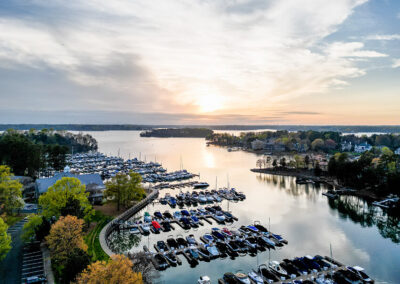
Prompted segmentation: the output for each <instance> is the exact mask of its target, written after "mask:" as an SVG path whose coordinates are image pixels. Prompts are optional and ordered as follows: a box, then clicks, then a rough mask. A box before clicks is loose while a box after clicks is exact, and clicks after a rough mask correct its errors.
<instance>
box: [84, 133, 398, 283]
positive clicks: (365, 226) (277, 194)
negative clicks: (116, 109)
mask: <svg viewBox="0 0 400 284" xmlns="http://www.w3.org/2000/svg"><path fill="white" fill-rule="evenodd" d="M89 133H90V134H91V135H93V136H94V137H95V138H96V139H97V140H98V142H99V151H101V152H103V153H105V154H108V155H109V154H111V155H118V153H119V154H120V156H122V157H124V158H128V157H131V158H133V157H139V155H140V156H141V158H142V159H143V160H144V159H146V160H147V161H155V160H157V161H158V162H160V163H162V164H163V166H164V167H165V168H167V169H168V170H169V171H172V170H179V169H180V167H181V166H182V165H183V167H184V168H185V169H187V170H188V171H190V172H192V173H196V174H200V180H201V181H207V182H208V183H209V184H210V185H211V186H210V188H214V187H215V180H216V177H217V178H218V187H222V186H226V185H227V179H228V178H227V177H228V176H229V183H230V185H231V186H232V187H235V188H236V189H237V190H239V191H243V192H244V193H245V194H246V196H247V199H246V200H245V201H242V202H238V203H232V202H230V203H229V204H228V202H227V201H224V202H222V204H221V207H222V208H223V209H228V207H229V210H231V211H232V214H233V215H235V216H236V217H238V218H239V221H237V222H235V223H233V224H232V225H230V228H235V227H236V228H238V227H240V226H241V225H248V224H250V223H252V222H254V221H255V220H258V221H261V223H262V224H263V225H265V226H268V225H269V224H270V228H271V231H272V232H274V233H278V234H282V235H283V236H284V237H285V238H286V239H287V240H288V241H289V244H288V245H287V246H284V247H282V248H280V249H277V250H275V251H274V250H271V251H268V250H267V251H266V252H263V253H259V254H258V255H257V256H256V257H251V256H245V257H237V258H236V259H235V260H231V259H229V258H227V259H218V260H214V261H211V262H209V263H207V262H200V264H199V265H198V266H196V267H195V268H191V267H190V266H189V265H188V264H187V261H186V260H185V259H184V258H183V257H181V259H182V262H183V265H182V266H178V267H175V268H169V269H167V270H166V271H164V272H161V274H160V278H159V279H158V281H159V282H160V283H196V281H197V279H198V278H199V276H200V275H208V276H210V277H211V279H212V280H213V282H212V283H216V282H217V279H218V278H221V277H222V275H223V273H224V272H229V271H231V272H236V271H239V270H242V271H244V272H248V271H250V270H251V269H252V268H256V267H257V265H258V264H261V263H265V262H266V261H269V260H270V259H271V260H279V261H280V260H282V259H283V258H292V257H295V256H304V255H306V254H310V255H315V254H320V255H329V254H330V244H331V245H332V252H333V257H334V258H335V259H337V260H339V261H341V262H343V263H345V264H348V265H360V266H362V267H364V268H365V269H366V272H367V273H369V275H370V276H371V277H372V278H374V279H375V280H376V282H377V283H400V245H399V241H400V223H399V218H398V217H389V216H387V215H386V213H385V212H383V211H381V210H380V209H378V208H375V207H372V206H369V205H368V204H367V203H366V202H364V201H362V200H360V199H358V198H354V197H341V198H340V199H339V200H328V199H327V198H326V197H325V196H323V195H322V194H321V193H322V192H323V191H324V190H326V188H325V187H324V186H321V187H315V186H312V185H297V184H296V183H295V178H292V177H280V176H273V175H266V174H256V173H253V172H251V171H250V170H249V169H250V168H253V167H255V164H256V160H257V159H258V157H257V155H255V154H252V153H246V152H242V151H238V152H228V151H227V150H226V148H221V147H215V146H210V147H207V146H206V143H205V140H204V139H197V138H141V137H140V136H139V132H138V131H106V132H89ZM184 191H186V189H185V190H184ZM166 192H169V193H171V195H175V194H177V193H179V190H178V189H175V190H162V191H161V192H160V196H164V194H165V193H166ZM156 210H161V211H162V212H163V211H165V210H169V211H170V212H173V211H174V209H171V208H170V207H169V206H167V205H160V204H152V205H149V206H148V207H147V208H146V209H145V210H144V211H149V212H150V213H153V212H154V211H156ZM213 223H215V222H213ZM175 227H176V230H175V231H172V233H171V234H173V235H174V236H177V235H179V234H182V235H183V236H186V235H188V234H191V233H194V234H195V235H196V236H200V235H201V234H204V233H207V232H210V230H211V228H212V227H223V226H217V225H215V224H213V225H209V224H207V223H206V224H205V226H203V227H200V228H199V229H198V230H197V231H194V230H193V229H192V230H190V231H188V232H185V231H183V229H180V228H179V227H178V226H177V225H175ZM168 235H169V233H161V234H159V235H155V234H150V236H149V237H140V238H137V237H136V236H134V235H129V234H121V235H119V242H118V245H119V249H120V250H121V251H128V250H131V251H134V250H138V249H141V248H142V247H143V245H144V244H145V245H148V247H150V249H151V250H154V248H153V244H154V243H155V241H157V240H161V239H162V240H166V239H167V236H168Z"/></svg>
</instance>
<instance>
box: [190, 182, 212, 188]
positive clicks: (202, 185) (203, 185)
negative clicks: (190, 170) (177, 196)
mask: <svg viewBox="0 0 400 284" xmlns="http://www.w3.org/2000/svg"><path fill="white" fill-rule="evenodd" d="M208 186H210V185H209V184H208V183H206V182H198V183H195V184H193V188H204V187H208Z"/></svg>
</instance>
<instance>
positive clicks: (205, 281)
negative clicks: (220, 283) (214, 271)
mask: <svg viewBox="0 0 400 284" xmlns="http://www.w3.org/2000/svg"><path fill="white" fill-rule="evenodd" d="M197 283H198V284H211V279H210V277H208V276H207V275H205V276H200V278H199V280H197Z"/></svg>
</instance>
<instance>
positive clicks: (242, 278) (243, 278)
mask: <svg viewBox="0 0 400 284" xmlns="http://www.w3.org/2000/svg"><path fill="white" fill-rule="evenodd" d="M235 279H236V281H237V282H239V283H243V284H251V281H250V278H249V277H248V276H247V275H246V274H244V273H241V272H238V273H235Z"/></svg>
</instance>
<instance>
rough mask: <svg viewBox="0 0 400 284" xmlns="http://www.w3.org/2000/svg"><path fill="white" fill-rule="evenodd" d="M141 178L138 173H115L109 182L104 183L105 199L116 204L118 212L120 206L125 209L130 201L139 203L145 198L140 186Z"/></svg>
mask: <svg viewBox="0 0 400 284" xmlns="http://www.w3.org/2000/svg"><path fill="white" fill-rule="evenodd" d="M141 182H142V176H141V175H140V174H138V173H134V172H130V173H129V174H124V173H117V174H116V175H115V177H113V178H112V179H111V180H110V181H108V182H106V190H105V192H104V193H105V194H104V195H105V197H106V198H108V199H109V200H110V201H112V202H115V203H116V204H117V210H118V211H119V209H120V207H121V205H122V206H124V207H126V206H128V205H129V203H130V202H131V201H139V200H141V199H143V197H144V196H146V192H145V191H144V189H143V188H142V186H141Z"/></svg>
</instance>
